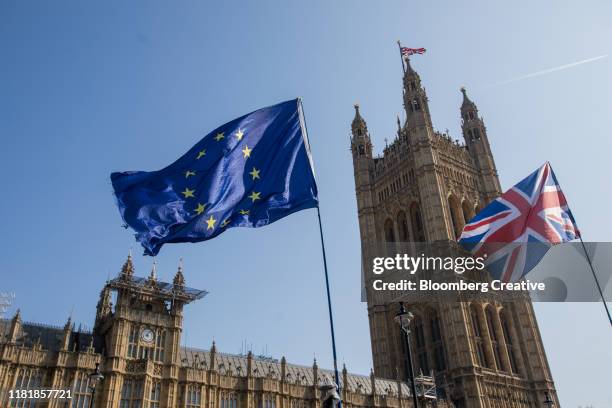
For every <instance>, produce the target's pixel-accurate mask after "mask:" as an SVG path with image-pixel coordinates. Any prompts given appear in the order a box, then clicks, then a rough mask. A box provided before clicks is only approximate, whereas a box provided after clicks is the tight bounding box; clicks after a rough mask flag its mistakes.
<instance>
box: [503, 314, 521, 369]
mask: <svg viewBox="0 0 612 408" xmlns="http://www.w3.org/2000/svg"><path fill="white" fill-rule="evenodd" d="M499 319H500V320H501V325H502V330H503V332H504V340H505V341H506V349H507V350H508V357H509V358H510V369H511V370H512V372H513V373H518V364H517V363H516V349H515V345H514V342H513V341H512V340H513V339H512V336H511V335H510V326H509V324H508V320H507V318H506V314H505V313H504V312H503V311H502V312H500V313H499Z"/></svg>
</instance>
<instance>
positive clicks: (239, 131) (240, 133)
mask: <svg viewBox="0 0 612 408" xmlns="http://www.w3.org/2000/svg"><path fill="white" fill-rule="evenodd" d="M234 136H236V139H238V140H242V137H243V136H244V132H243V131H242V129H238V131H237V132H236V133H235V134H234Z"/></svg>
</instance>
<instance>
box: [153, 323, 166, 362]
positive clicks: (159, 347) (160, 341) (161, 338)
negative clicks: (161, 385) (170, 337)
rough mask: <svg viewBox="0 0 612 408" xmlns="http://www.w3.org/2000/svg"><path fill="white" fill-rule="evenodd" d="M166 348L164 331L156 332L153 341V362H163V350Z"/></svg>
mask: <svg viewBox="0 0 612 408" xmlns="http://www.w3.org/2000/svg"><path fill="white" fill-rule="evenodd" d="M165 348H166V331H165V330H158V331H157V336H156V339H155V361H162V362H163V361H164V349H165Z"/></svg>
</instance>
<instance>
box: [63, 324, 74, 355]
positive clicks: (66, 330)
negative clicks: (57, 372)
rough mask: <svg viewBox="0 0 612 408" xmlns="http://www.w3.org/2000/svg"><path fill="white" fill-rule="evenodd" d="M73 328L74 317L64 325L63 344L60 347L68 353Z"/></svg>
mask: <svg viewBox="0 0 612 408" xmlns="http://www.w3.org/2000/svg"><path fill="white" fill-rule="evenodd" d="M72 328H73V323H72V317H68V320H67V321H66V324H65V325H64V330H63V331H62V344H61V345H60V347H61V350H63V351H68V346H69V345H70V336H72Z"/></svg>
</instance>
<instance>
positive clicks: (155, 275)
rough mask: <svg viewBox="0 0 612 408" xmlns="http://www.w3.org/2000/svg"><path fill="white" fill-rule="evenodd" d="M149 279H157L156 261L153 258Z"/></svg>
mask: <svg viewBox="0 0 612 408" xmlns="http://www.w3.org/2000/svg"><path fill="white" fill-rule="evenodd" d="M149 280H151V281H157V261H156V260H155V259H153V267H152V268H151V274H150V275H149Z"/></svg>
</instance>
